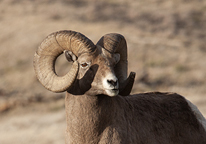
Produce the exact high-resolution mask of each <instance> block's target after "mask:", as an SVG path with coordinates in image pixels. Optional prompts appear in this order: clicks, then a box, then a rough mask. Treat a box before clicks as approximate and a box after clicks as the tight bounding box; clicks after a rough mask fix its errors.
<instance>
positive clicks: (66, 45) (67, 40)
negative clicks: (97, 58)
mask: <svg viewBox="0 0 206 144" xmlns="http://www.w3.org/2000/svg"><path fill="white" fill-rule="evenodd" d="M95 49H96V47H95V45H94V44H93V42H92V41H91V40H89V39H88V38H87V37H86V36H84V35H82V34H81V33H78V32H74V31H59V32H55V33H52V34H50V35H49V36H47V37H46V38H45V39H44V41H43V42H42V43H41V45H40V46H39V48H38V49H37V51H36V53H35V55H34V70H35V73H36V76H37V78H38V79H39V81H40V82H41V84H42V85H43V86H44V87H45V88H46V89H48V90H50V91H53V92H64V91H66V90H67V89H69V88H70V86H71V85H72V83H73V82H74V80H75V79H76V76H77V72H78V69H79V65H78V62H77V61H74V63H73V65H72V68H71V69H70V71H69V72H68V73H67V74H66V75H64V76H61V77H60V76H58V75H57V74H56V72H55V61H56V59H57V57H58V56H59V55H61V54H62V53H63V52H65V51H71V52H72V53H73V54H74V55H75V56H76V57H78V56H79V55H80V54H82V53H86V52H89V53H90V52H93V51H94V50H95Z"/></svg>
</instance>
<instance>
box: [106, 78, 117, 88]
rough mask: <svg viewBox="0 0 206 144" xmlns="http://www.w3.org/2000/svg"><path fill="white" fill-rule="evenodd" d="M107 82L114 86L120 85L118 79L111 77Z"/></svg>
mask: <svg viewBox="0 0 206 144" xmlns="http://www.w3.org/2000/svg"><path fill="white" fill-rule="evenodd" d="M107 83H108V84H109V85H112V86H113V87H114V88H116V87H117V85H118V81H117V79H114V80H113V79H109V80H107Z"/></svg>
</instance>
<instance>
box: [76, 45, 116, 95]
mask: <svg viewBox="0 0 206 144" xmlns="http://www.w3.org/2000/svg"><path fill="white" fill-rule="evenodd" d="M119 59H120V55H119V54H113V56H112V57H108V56H107V55H106V54H105V53H104V50H102V48H101V47H98V48H97V50H96V51H95V53H93V54H88V53H85V54H82V55H81V56H79V58H78V60H77V61H78V63H79V72H78V76H77V81H78V84H79V88H80V89H81V91H82V92H85V93H87V94H89V95H99V94H105V95H109V96H116V95H117V94H118V93H119V82H118V79H117V77H116V74H115V71H114V67H115V65H116V64H117V63H118V62H119Z"/></svg>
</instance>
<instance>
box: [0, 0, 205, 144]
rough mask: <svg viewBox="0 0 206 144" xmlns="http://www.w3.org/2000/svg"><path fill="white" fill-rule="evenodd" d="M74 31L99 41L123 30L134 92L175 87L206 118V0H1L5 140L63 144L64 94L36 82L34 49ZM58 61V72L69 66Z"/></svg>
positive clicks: (0, 94)
mask: <svg viewBox="0 0 206 144" xmlns="http://www.w3.org/2000/svg"><path fill="white" fill-rule="evenodd" d="M59 30H74V31H78V32H81V33H83V34H84V35H86V36H87V37H89V38H90V39H91V40H92V41H93V42H94V43H96V42H97V41H98V40H99V39H100V37H101V36H103V35H104V34H106V33H111V32H116V33H120V34H122V35H124V36H125V38H126V40H127V44H128V56H129V72H130V71H134V72H136V74H137V75H136V80H135V85H134V88H133V91H132V93H139V92H148V91H162V92H165V91H170V92H176V93H179V94H181V95H183V96H185V97H186V98H187V99H189V100H190V101H191V102H193V103H194V104H196V105H197V106H198V108H199V110H200V111H201V112H202V113H203V115H204V116H206V45H205V41H206V1H204V0H198V1H197V0H167V1H164V0H144V1H136V0H99V1H97V0H87V1H86V0H45V1H40V0H18V1H16V0H1V1H0V76H1V78H0V144H12V143H16V144H28V143H30V144H60V143H64V131H65V125H66V124H65V110H64V95H65V93H61V94H55V93H52V92H49V91H47V90H46V89H44V87H43V86H42V85H41V84H40V83H39V82H38V81H37V79H36V76H35V74H34V70H33V55H34V52H35V51H36V49H37V47H38V45H39V44H40V43H41V41H42V40H43V39H44V38H45V37H46V36H47V35H49V34H50V33H52V32H55V31H59ZM64 60H65V59H64V58H60V59H58V62H57V64H58V67H57V73H58V74H64V73H66V72H67V71H68V69H69V65H68V63H67V62H66V61H64Z"/></svg>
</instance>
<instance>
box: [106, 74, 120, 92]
mask: <svg viewBox="0 0 206 144" xmlns="http://www.w3.org/2000/svg"><path fill="white" fill-rule="evenodd" d="M102 81H103V87H104V89H105V91H106V93H107V95H108V96H116V95H118V94H119V83H118V79H117V77H116V76H115V75H114V74H108V75H107V76H106V77H105V78H103V80H102Z"/></svg>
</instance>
